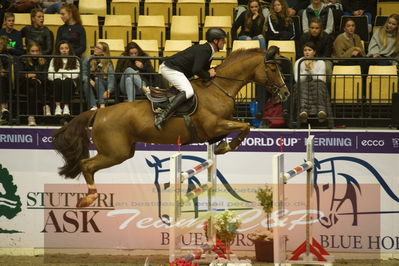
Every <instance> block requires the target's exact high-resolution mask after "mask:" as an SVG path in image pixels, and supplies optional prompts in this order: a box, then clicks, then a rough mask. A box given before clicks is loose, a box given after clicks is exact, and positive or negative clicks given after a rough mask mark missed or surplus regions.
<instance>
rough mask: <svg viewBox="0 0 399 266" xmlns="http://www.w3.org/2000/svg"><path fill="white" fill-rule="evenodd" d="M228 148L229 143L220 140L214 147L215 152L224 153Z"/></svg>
mask: <svg viewBox="0 0 399 266" xmlns="http://www.w3.org/2000/svg"><path fill="white" fill-rule="evenodd" d="M230 150H231V149H230V145H229V144H228V143H227V142H226V141H221V142H220V143H219V144H218V146H217V147H216V150H215V154H225V153H226V152H229V151H230Z"/></svg>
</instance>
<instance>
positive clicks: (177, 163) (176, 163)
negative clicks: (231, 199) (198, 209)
mask: <svg viewBox="0 0 399 266" xmlns="http://www.w3.org/2000/svg"><path fill="white" fill-rule="evenodd" d="M207 147H208V148H207V151H208V159H207V160H206V161H204V162H202V163H200V164H199V165H197V166H195V167H193V168H191V169H189V170H187V171H184V172H183V171H182V157H183V156H182V154H181V153H177V154H175V155H173V156H171V157H170V184H171V185H172V184H174V193H171V194H172V195H171V203H174V206H173V210H172V215H171V219H170V230H169V232H170V234H169V235H170V236H169V237H170V243H169V262H173V261H174V260H175V259H176V258H177V256H176V251H177V245H178V243H179V238H181V237H182V236H183V235H184V234H185V233H187V232H189V231H190V230H191V227H189V226H187V227H186V228H184V229H182V228H179V219H180V218H181V214H182V207H183V205H184V204H185V203H187V202H189V201H190V200H193V199H195V198H197V197H199V196H200V195H201V194H203V193H204V192H207V194H208V209H207V212H206V214H205V215H202V216H200V217H198V219H200V218H202V219H204V218H205V219H208V227H207V228H208V230H207V238H208V242H209V246H213V245H215V244H216V230H215V227H214V218H213V217H212V214H214V213H215V212H216V211H217V206H216V204H212V202H213V200H214V197H215V192H216V181H217V177H216V170H217V166H216V155H215V152H214V148H215V146H214V145H213V144H212V145H210V144H208V146H207ZM204 170H208V179H207V183H205V184H203V185H200V186H197V187H196V188H195V189H194V190H192V191H190V192H188V193H185V194H184V195H183V193H182V184H183V183H184V181H186V180H188V179H189V178H190V177H192V176H194V175H196V174H198V173H200V172H202V171H204Z"/></svg>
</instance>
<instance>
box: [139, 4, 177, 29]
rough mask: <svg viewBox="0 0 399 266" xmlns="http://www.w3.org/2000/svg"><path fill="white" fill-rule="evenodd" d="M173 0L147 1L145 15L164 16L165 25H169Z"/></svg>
mask: <svg viewBox="0 0 399 266" xmlns="http://www.w3.org/2000/svg"><path fill="white" fill-rule="evenodd" d="M172 11H173V8H172V0H145V2H144V15H146V16H163V18H164V23H165V24H167V25H169V24H170V20H171V18H172Z"/></svg>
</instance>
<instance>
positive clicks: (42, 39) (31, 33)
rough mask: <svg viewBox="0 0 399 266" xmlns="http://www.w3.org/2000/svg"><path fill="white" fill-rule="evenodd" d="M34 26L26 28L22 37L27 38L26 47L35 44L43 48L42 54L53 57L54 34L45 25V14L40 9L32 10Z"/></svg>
mask: <svg viewBox="0 0 399 266" xmlns="http://www.w3.org/2000/svg"><path fill="white" fill-rule="evenodd" d="M30 17H31V20H32V22H31V23H32V25H27V26H25V27H24V28H23V29H22V30H21V33H22V37H25V46H26V47H27V46H28V45H29V43H30V42H35V43H36V44H37V45H39V47H41V54H43V55H51V54H52V53H53V42H54V37H53V33H52V32H51V31H50V30H49V29H48V28H47V27H46V26H44V25H43V23H44V14H43V11H42V10H40V9H37V8H35V9H32V11H31V13H30Z"/></svg>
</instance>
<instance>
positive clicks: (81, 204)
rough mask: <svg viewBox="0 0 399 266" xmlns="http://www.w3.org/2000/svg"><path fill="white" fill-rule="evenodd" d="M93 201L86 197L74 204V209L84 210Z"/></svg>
mask: <svg viewBox="0 0 399 266" xmlns="http://www.w3.org/2000/svg"><path fill="white" fill-rule="evenodd" d="M92 203H93V201H91V200H89V199H88V198H87V197H84V198H81V199H79V201H78V203H76V208H85V207H88V206H90V204H92Z"/></svg>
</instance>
